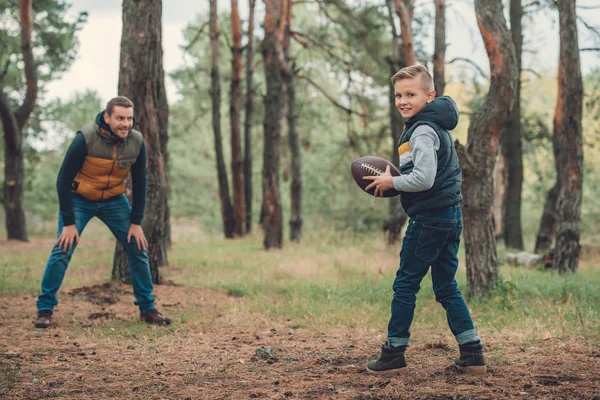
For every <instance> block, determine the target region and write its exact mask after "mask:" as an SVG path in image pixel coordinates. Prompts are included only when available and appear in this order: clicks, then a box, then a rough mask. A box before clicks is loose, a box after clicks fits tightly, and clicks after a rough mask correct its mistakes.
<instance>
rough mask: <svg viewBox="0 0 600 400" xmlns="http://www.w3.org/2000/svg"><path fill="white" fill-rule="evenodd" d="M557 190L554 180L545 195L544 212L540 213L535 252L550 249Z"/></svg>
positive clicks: (554, 221)
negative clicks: (540, 219) (540, 218)
mask: <svg viewBox="0 0 600 400" xmlns="http://www.w3.org/2000/svg"><path fill="white" fill-rule="evenodd" d="M558 192H559V187H558V182H556V183H555V184H554V186H552V189H550V190H549V191H548V195H547V196H546V203H545V204H544V213H543V214H542V221H541V222H540V230H539V232H538V234H537V238H536V240H535V252H536V253H538V254H542V253H545V252H546V251H548V250H549V249H550V246H552V242H553V240H554V236H555V235H556V222H557V218H558V216H557V214H556V210H557V208H558Z"/></svg>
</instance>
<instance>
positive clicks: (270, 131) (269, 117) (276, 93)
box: [262, 0, 283, 249]
mask: <svg viewBox="0 0 600 400" xmlns="http://www.w3.org/2000/svg"><path fill="white" fill-rule="evenodd" d="M278 19H279V2H278V0H265V19H264V30H265V37H264V40H263V43H262V54H263V58H264V68H265V76H266V80H267V93H266V95H265V100H264V101H265V118H264V153H263V173H262V188H263V209H264V220H263V228H264V231H265V238H264V247H265V249H271V248H281V247H282V245H283V224H282V220H283V216H282V210H281V199H280V194H279V167H280V142H281V114H282V99H281V95H282V77H281V69H280V65H279V58H280V52H281V44H280V43H279V33H278V31H277V27H278V25H279V23H278V22H279V21H278Z"/></svg>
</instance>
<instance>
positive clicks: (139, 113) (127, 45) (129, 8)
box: [113, 0, 169, 284]
mask: <svg viewBox="0 0 600 400" xmlns="http://www.w3.org/2000/svg"><path fill="white" fill-rule="evenodd" d="M162 55H163V52H162V1H161V0H146V1H144V2H140V1H136V0H123V33H122V36H121V60H120V69H119V89H118V92H119V94H121V95H123V96H127V97H129V98H130V99H131V100H132V101H133V104H134V110H135V115H136V120H137V126H136V129H137V130H139V131H140V132H141V133H142V134H143V135H144V141H145V142H146V151H147V153H146V155H147V162H146V165H147V170H148V194H147V198H146V210H145V218H144V221H143V222H142V228H143V230H144V234H145V236H146V238H147V239H148V258H149V263H150V272H151V275H152V281H153V282H154V283H155V284H159V283H160V271H159V268H160V267H161V266H165V265H168V263H169V262H168V258H167V246H168V242H167V240H166V235H165V221H166V214H167V213H168V211H167V208H168V184H167V173H166V172H167V171H166V169H165V164H164V156H163V154H162V146H161V137H162V135H165V134H166V133H164V132H161V129H166V124H164V121H162V120H161V119H162V118H164V117H165V116H167V115H165V109H164V104H162V103H161V102H162V101H164V97H163V96H164V93H163V94H161V90H162V89H163V88H162V87H161V80H163V79H164V76H163V77H161V73H163V74H164V71H163V67H162V62H163V60H162ZM161 106H162V107H163V108H162V109H161ZM161 123H162V126H161ZM128 270H129V263H128V261H127V257H126V255H125V254H124V251H123V250H122V248H120V245H119V247H118V248H117V250H116V251H115V258H114V264H113V279H119V278H121V277H123V276H124V275H127V274H128Z"/></svg>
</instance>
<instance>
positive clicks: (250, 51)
mask: <svg viewBox="0 0 600 400" xmlns="http://www.w3.org/2000/svg"><path fill="white" fill-rule="evenodd" d="M255 5H256V0H249V8H250V10H249V13H250V15H249V17H248V44H247V45H246V113H245V115H244V200H245V201H246V233H249V232H250V231H252V116H253V108H254V87H253V83H252V81H253V75H254V69H253V64H254V7H255Z"/></svg>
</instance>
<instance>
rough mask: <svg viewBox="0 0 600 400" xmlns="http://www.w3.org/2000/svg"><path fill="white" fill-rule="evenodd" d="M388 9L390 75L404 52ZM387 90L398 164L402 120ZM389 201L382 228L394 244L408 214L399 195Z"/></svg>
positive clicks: (399, 65)
mask: <svg viewBox="0 0 600 400" xmlns="http://www.w3.org/2000/svg"><path fill="white" fill-rule="evenodd" d="M386 5H387V9H388V20H389V23H390V27H391V29H392V58H391V59H390V60H389V64H390V76H392V75H394V74H395V73H396V72H397V71H398V70H399V69H400V68H402V67H403V66H404V65H405V63H404V54H403V53H401V52H400V41H399V39H398V37H399V35H398V31H397V29H396V23H395V22H394V12H393V7H394V5H393V4H392V0H386ZM388 88H389V91H388V97H389V105H390V132H391V136H392V153H391V157H390V161H391V162H392V164H394V165H396V166H399V163H400V161H399V155H398V142H399V141H400V135H401V134H402V126H403V125H404V120H403V119H402V116H401V115H400V112H398V110H397V109H396V101H395V95H394V86H393V85H392V84H391V83H390V84H389V86H388ZM389 202H390V215H389V217H388V219H387V220H386V221H385V222H384V224H383V230H384V231H386V232H387V233H388V245H390V246H394V245H396V244H397V243H398V242H399V241H400V239H401V237H402V228H403V227H404V224H406V221H408V215H406V212H405V211H404V208H402V203H401V202H400V197H399V196H397V197H392V198H390V200H389Z"/></svg>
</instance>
